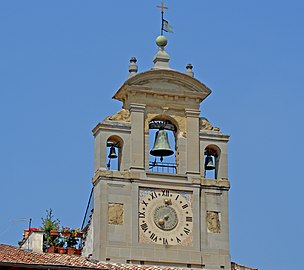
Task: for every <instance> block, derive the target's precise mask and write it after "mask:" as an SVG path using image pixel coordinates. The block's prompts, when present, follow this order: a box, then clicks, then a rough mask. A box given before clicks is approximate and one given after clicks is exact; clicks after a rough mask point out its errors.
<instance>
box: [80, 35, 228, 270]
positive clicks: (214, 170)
mask: <svg viewBox="0 0 304 270" xmlns="http://www.w3.org/2000/svg"><path fill="white" fill-rule="evenodd" d="M156 44H157V45H158V52H157V54H156V55H155V57H154V59H153V62H154V66H153V67H152V69H151V70H148V71H145V72H142V73H137V70H138V68H137V65H136V59H135V58H134V57H133V58H131V60H130V66H129V72H130V74H129V78H128V80H127V81H125V82H124V84H123V85H122V86H121V87H120V89H119V90H118V91H117V92H116V93H115V94H114V97H113V98H114V99H116V100H118V101H121V102H122V110H120V111H119V112H117V113H116V114H115V115H113V116H109V117H106V118H105V119H104V120H103V121H102V122H100V123H99V124H97V126H96V127H95V128H94V129H93V134H94V139H95V145H94V150H95V164H94V168H95V172H94V177H93V186H94V205H93V208H94V211H93V214H92V217H91V219H92V220H91V225H90V226H89V227H88V231H87V238H86V243H85V246H84V250H83V253H84V255H85V256H86V255H89V254H92V255H91V256H92V258H94V259H98V260H101V261H110V262H117V263H132V264H143V265H162V266H175V267H189V268H200V269H210V270H213V269H230V267H231V262H230V253H229V226H228V191H229V188H230V182H229V180H228V171H227V167H228V166H227V163H228V152H227V143H228V140H229V136H228V135H225V134H223V133H221V131H220V129H219V128H215V127H213V126H212V125H211V124H210V123H209V122H208V120H207V119H206V118H204V117H201V116H200V113H201V112H200V104H201V102H203V101H204V99H205V98H206V97H207V96H208V95H209V94H210V93H211V90H210V89H209V88H208V87H207V86H205V85H204V84H203V83H202V82H200V81H199V80H197V79H195V78H194V73H193V71H192V66H191V65H190V64H189V65H187V69H186V72H185V73H182V72H178V71H176V70H173V69H171V68H170V67H169V60H170V57H169V55H168V54H167V52H166V51H165V46H166V44H167V39H166V37H164V36H159V37H158V38H157V40H156ZM155 131H158V133H155ZM160 134H162V135H160ZM152 148H153V151H151V149H152ZM151 154H152V155H151Z"/></svg>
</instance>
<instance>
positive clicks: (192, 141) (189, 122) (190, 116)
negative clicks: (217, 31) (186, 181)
mask: <svg viewBox="0 0 304 270" xmlns="http://www.w3.org/2000/svg"><path fill="white" fill-rule="evenodd" d="M199 114H200V111H199V110H195V109H185V115H186V132H187V143H186V149H187V150H186V163H187V171H186V174H189V175H190V174H199V173H200V162H199V161H200V151H199Z"/></svg>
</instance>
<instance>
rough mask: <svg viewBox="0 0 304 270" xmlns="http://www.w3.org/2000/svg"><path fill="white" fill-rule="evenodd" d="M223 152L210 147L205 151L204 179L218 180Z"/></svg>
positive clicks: (214, 146)
mask: <svg viewBox="0 0 304 270" xmlns="http://www.w3.org/2000/svg"><path fill="white" fill-rule="evenodd" d="M220 155H221V150H220V148H218V147H217V146H216V145H208V146H207V147H206V148H205V151H204V178H209V179H217V175H218V169H219V161H220Z"/></svg>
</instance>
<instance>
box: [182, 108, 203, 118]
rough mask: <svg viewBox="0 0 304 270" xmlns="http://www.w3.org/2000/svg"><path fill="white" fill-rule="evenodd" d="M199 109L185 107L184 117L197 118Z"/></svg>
mask: <svg viewBox="0 0 304 270" xmlns="http://www.w3.org/2000/svg"><path fill="white" fill-rule="evenodd" d="M200 113H201V111H200V110H195V109H185V114H186V117H194V118H199V115H200Z"/></svg>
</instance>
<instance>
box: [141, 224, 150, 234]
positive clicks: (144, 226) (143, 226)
mask: <svg viewBox="0 0 304 270" xmlns="http://www.w3.org/2000/svg"><path fill="white" fill-rule="evenodd" d="M140 227H141V229H142V230H143V231H144V232H146V231H147V230H148V225H147V223H143V224H141V225H140Z"/></svg>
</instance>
